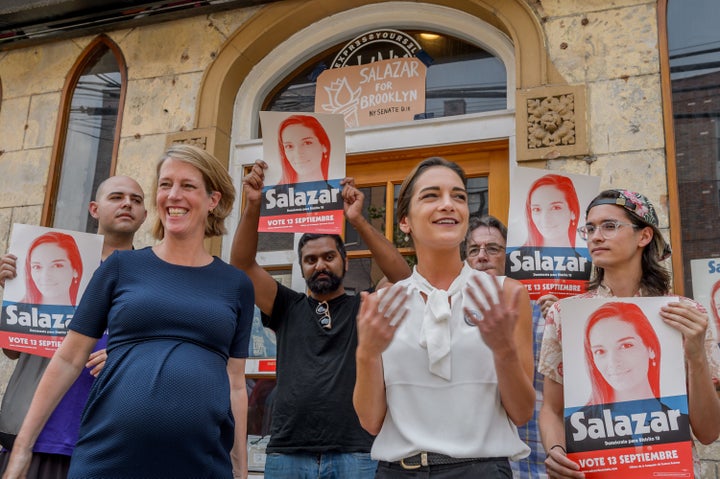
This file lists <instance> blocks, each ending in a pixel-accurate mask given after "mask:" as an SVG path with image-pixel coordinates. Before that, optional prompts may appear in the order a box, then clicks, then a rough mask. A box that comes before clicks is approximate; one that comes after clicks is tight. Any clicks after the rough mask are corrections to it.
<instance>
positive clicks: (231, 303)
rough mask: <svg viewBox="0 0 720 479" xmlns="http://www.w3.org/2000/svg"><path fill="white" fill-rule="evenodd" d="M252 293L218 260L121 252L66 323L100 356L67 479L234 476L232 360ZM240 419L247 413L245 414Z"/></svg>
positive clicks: (240, 349)
mask: <svg viewBox="0 0 720 479" xmlns="http://www.w3.org/2000/svg"><path fill="white" fill-rule="evenodd" d="M253 303H254V294H253V287H252V283H251V282H250V280H249V278H248V277H247V276H246V275H245V273H243V272H241V271H240V270H238V269H236V268H234V267H232V266H230V265H228V264H226V263H224V262H223V261H221V260H220V259H219V258H215V259H214V260H213V262H212V263H211V264H209V265H207V266H203V267H188V266H177V265H173V264H170V263H166V262H164V261H162V260H161V259H160V258H158V257H157V256H156V255H155V253H153V251H152V249H151V248H145V249H142V250H138V251H118V252H116V253H114V254H113V255H111V256H110V257H109V258H108V259H107V260H106V261H105V262H104V263H103V264H102V265H101V266H100V268H99V269H98V270H97V271H96V272H95V275H94V276H93V278H92V280H91V282H90V284H89V285H88V288H87V290H86V291H85V293H84V295H83V298H82V300H81V302H80V304H79V305H78V308H77V310H76V313H75V317H74V319H73V322H72V323H71V325H70V329H72V330H74V331H77V332H79V333H82V334H85V335H87V336H92V337H100V336H102V334H103V332H104V331H105V329H106V328H107V330H108V345H107V354H108V358H107V362H106V364H105V367H104V369H103V370H102V372H101V373H100V375H99V377H98V378H97V380H96V382H95V384H94V385H93V388H92V390H91V391H90V397H89V399H88V402H87V405H86V407H85V411H84V412H83V417H82V423H81V426H80V437H79V440H78V443H77V445H76V447H75V451H74V453H73V456H72V460H71V464H70V472H69V474H68V477H69V478H82V479H90V478H104V479H111V478H133V479H139V478H152V479H159V478H173V479H180V478H193V479H196V478H213V479H215V478H232V465H231V462H230V450H231V448H232V445H233V432H234V420H233V415H232V412H231V408H230V388H229V380H228V375H227V370H226V366H227V360H228V358H229V357H233V358H244V357H247V354H248V342H249V338H250V329H251V323H252V314H253ZM243 420H244V418H243Z"/></svg>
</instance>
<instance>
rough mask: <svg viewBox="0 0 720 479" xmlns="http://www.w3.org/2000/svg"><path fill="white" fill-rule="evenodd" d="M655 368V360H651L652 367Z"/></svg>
mask: <svg viewBox="0 0 720 479" xmlns="http://www.w3.org/2000/svg"><path fill="white" fill-rule="evenodd" d="M655 366H657V363H656V362H655V360H654V359H653V360H652V367H655Z"/></svg>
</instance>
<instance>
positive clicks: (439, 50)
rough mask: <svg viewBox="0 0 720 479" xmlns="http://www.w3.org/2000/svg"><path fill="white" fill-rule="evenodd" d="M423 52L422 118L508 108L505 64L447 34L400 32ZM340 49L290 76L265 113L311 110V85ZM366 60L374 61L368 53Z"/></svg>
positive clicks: (317, 58)
mask: <svg viewBox="0 0 720 479" xmlns="http://www.w3.org/2000/svg"><path fill="white" fill-rule="evenodd" d="M404 33H407V34H409V35H410V36H412V37H413V38H415V40H416V41H417V43H418V44H419V45H420V46H421V47H422V52H423V53H422V54H421V55H419V58H422V59H424V60H425V62H426V64H428V63H429V66H428V69H427V79H426V91H425V115H424V116H423V117H424V118H439V117H446V116H454V115H462V114H466V113H478V112H484V111H493V110H504V109H505V108H506V105H507V98H506V97H507V79H506V71H505V65H503V63H502V62H501V61H500V59H499V58H497V57H495V56H494V55H492V54H491V53H489V52H487V51H485V50H483V49H482V48H479V47H476V46H474V45H471V44H469V43H467V42H465V41H463V40H460V39H458V38H455V37H452V36H450V35H445V34H437V33H428V32H426V31H416V30H404ZM343 46H344V44H338V45H335V46H333V47H332V48H330V49H328V50H326V51H325V52H323V53H321V54H320V55H318V56H316V57H315V58H313V59H311V60H309V61H308V62H306V63H305V64H304V65H303V66H301V67H300V68H298V69H297V70H295V71H294V72H292V73H291V74H289V75H288V76H287V77H286V80H285V81H284V82H283V83H281V84H280V85H279V86H278V87H276V89H275V91H274V92H273V93H271V95H270V96H269V97H268V99H267V100H266V103H265V106H264V108H263V109H264V110H272V111H313V108H314V106H315V80H316V78H317V76H318V75H319V74H320V73H321V72H322V71H323V70H324V69H326V68H329V66H330V65H331V64H332V61H333V58H335V55H336V54H337V53H338V52H339V51H340V50H341V49H342V48H343ZM366 57H367V58H369V59H371V58H376V57H377V55H373V54H372V52H370V53H369V54H367V55H366Z"/></svg>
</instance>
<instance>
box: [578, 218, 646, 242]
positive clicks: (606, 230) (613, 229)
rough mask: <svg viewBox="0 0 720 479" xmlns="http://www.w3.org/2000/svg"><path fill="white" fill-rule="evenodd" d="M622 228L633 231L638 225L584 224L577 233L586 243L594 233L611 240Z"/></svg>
mask: <svg viewBox="0 0 720 479" xmlns="http://www.w3.org/2000/svg"><path fill="white" fill-rule="evenodd" d="M623 226H632V227H633V229H635V228H640V227H639V226H638V225H634V224H632V223H621V222H619V221H603V222H602V223H600V224H599V225H598V226H595V225H592V224H586V225H585V226H581V227H580V228H578V233H580V237H581V238H582V239H584V240H585V241H587V240H588V239H589V238H592V237H593V235H594V234H595V232H596V231H599V232H600V236H602V237H603V238H605V239H611V238H614V237H615V236H616V235H617V232H618V230H619V229H620V228H622V227H623Z"/></svg>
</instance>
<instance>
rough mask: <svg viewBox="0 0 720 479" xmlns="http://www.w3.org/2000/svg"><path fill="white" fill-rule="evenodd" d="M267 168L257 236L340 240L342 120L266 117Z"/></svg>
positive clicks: (299, 115)
mask: <svg viewBox="0 0 720 479" xmlns="http://www.w3.org/2000/svg"><path fill="white" fill-rule="evenodd" d="M260 121H261V123H262V130H263V159H264V160H265V162H266V163H267V164H268V169H267V170H266V171H265V186H264V187H263V192H262V194H263V198H262V204H261V207H260V222H259V225H258V231H260V232H270V233H323V234H341V233H342V229H343V223H344V216H343V199H342V186H341V185H340V182H341V181H342V179H343V178H344V177H345V124H344V121H343V118H342V115H336V114H322V113H292V112H275V111H261V112H260Z"/></svg>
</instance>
